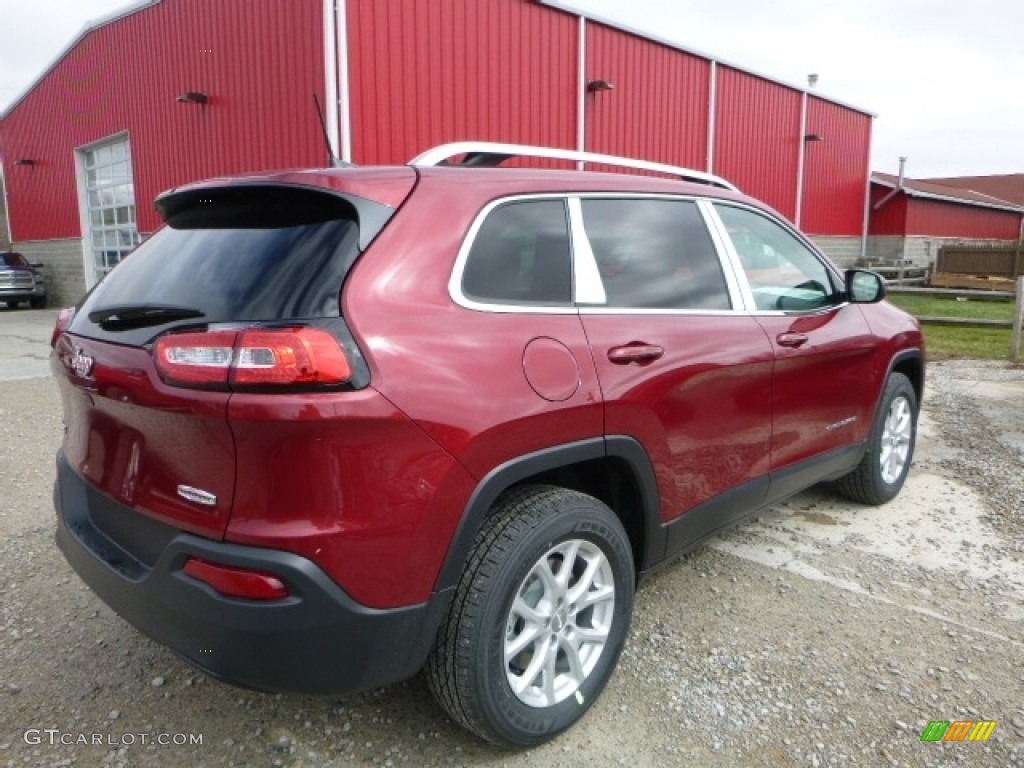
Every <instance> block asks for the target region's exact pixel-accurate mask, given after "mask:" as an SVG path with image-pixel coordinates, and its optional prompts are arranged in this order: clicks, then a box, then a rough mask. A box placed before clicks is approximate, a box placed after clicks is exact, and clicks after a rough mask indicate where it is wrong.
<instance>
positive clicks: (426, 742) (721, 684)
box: [0, 318, 1024, 768]
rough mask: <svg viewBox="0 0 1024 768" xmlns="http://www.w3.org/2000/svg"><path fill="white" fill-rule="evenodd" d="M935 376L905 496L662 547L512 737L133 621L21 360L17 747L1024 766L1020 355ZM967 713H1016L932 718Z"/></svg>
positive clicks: (56, 423) (9, 504)
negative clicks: (510, 746) (247, 668)
mask: <svg viewBox="0 0 1024 768" xmlns="http://www.w3.org/2000/svg"><path fill="white" fill-rule="evenodd" d="M2 320H3V318H0V321H2ZM0 330H2V329H0ZM928 387H929V391H928V395H927V398H926V406H925V415H924V418H923V419H922V436H921V442H920V445H919V450H918V458H917V461H916V463H915V468H914V470H913V472H912V475H911V478H910V481H909V483H908V486H907V488H906V490H905V491H904V494H903V495H902V496H901V497H900V498H899V499H897V500H896V501H895V502H893V503H891V504H890V505H887V506H886V507H883V508H879V509H873V508H863V507H857V506H855V505H851V504H848V503H846V502H843V501H841V500H839V499H838V498H836V497H835V496H834V495H833V494H831V493H830V492H829V489H827V488H816V489H812V490H811V491H809V492H807V493H804V494H801V495H800V496H799V497H796V498H795V499H793V500H791V501H790V502H789V503H787V504H785V505H782V506H780V507H778V508H776V509H773V510H771V511H769V512H767V513H765V514H763V515H761V516H760V517H759V519H757V520H756V521H753V522H751V523H748V524H747V525H744V526H743V527H741V528H738V529H735V530H734V531H733V532H731V533H729V534H727V535H726V536H724V537H721V538H719V539H716V540H715V541H713V542H711V543H710V544H709V545H708V546H706V547H703V548H701V549H699V550H697V551H696V552H694V553H692V554H690V555H688V556H687V557H685V558H683V559H682V560H680V561H679V562H678V563H675V564H673V565H672V566H670V567H668V568H666V569H664V570H662V571H660V572H659V573H657V574H656V575H654V576H653V577H651V578H650V579H649V580H648V581H646V582H645V583H644V584H643V586H642V587H641V589H640V592H639V594H638V598H637V606H636V613H635V618H634V626H633V631H632V635H631V637H630V640H629V642H628V644H627V648H626V651H625V653H624V656H623V658H622V661H621V664H620V667H619V670H618V671H617V673H616V674H615V676H614V677H613V679H612V682H611V684H610V686H609V688H608V690H607V691H606V692H605V694H604V695H603V697H602V698H601V699H600V700H599V701H598V702H597V704H596V705H595V707H594V709H593V710H592V711H591V712H590V714H589V715H588V716H587V717H586V718H585V719H584V720H583V722H582V723H580V724H579V725H578V726H577V727H576V728H574V729H572V730H571V731H569V732H568V733H566V734H564V735H563V736H562V737H560V738H558V739H557V740H555V741H554V742H552V743H551V744H548V745H546V746H544V747H541V748H538V749H536V750H533V751H532V752H528V753H515V752H502V751H500V750H496V749H494V748H492V747H490V746H488V745H486V744H483V743H481V742H479V741H478V740H476V739H474V738H473V737H471V736H469V735H468V734H466V733H464V732H462V731H461V730H459V729H458V728H456V727H455V726H454V725H452V724H451V723H450V722H449V721H448V720H447V719H446V718H445V716H444V715H443V714H441V712H440V711H439V710H438V709H437V708H436V707H435V706H434V704H433V702H432V700H431V699H430V696H429V694H428V692H427V690H426V686H425V684H424V682H423V680H422V679H420V678H416V679H413V680H411V681H409V682H407V683H404V684H400V685H396V686H393V687H390V688H387V689H383V690H377V691H373V692H370V693H366V694H363V695H358V696H349V697H344V698H309V697H297V696H275V695H269V694H260V693H253V692H250V691H245V690H241V689H238V688H234V687H231V686H228V685H225V684H222V683H218V682H216V681H214V680H211V679H208V678H206V677H204V676H203V675H202V674H200V673H197V672H195V671H194V670H192V669H191V668H189V667H188V666H186V665H185V664H183V663H182V662H181V661H179V660H178V659H177V657H175V656H174V655H173V654H171V653H170V652H168V651H167V650H165V649H164V648H162V647H160V646H157V645H155V644H154V643H152V642H150V641H149V640H147V639H145V638H144V637H142V636H140V635H139V634H138V633H137V632H135V631H134V630H133V629H132V628H131V627H130V626H129V625H127V624H126V623H124V622H123V621H122V620H121V619H119V618H118V617H117V616H115V615H113V614H112V612H111V611H110V610H109V609H107V608H106V607H105V606H104V605H103V604H102V603H101V602H100V601H99V600H98V599H97V598H95V597H94V596H93V595H92V594H91V593H90V592H89V591H88V590H87V589H86V588H85V587H84V586H83V585H82V584H81V583H80V582H79V580H78V578H77V577H76V576H75V575H74V573H73V572H72V571H71V570H70V568H69V567H68V566H67V565H66V564H65V562H64V560H63V559H62V557H61V556H60V554H59V553H58V552H57V550H56V548H55V546H54V544H53V520H52V517H53V512H52V506H51V500H50V489H51V481H52V471H53V470H52V460H53V453H54V451H55V450H56V448H57V446H58V445H59V441H60V431H61V430H60V415H59V408H58V404H57V397H56V388H55V385H54V383H53V382H52V380H50V379H48V378H28V379H22V380H16V381H7V382H4V384H3V388H4V389H3V392H4V396H3V398H2V401H0V766H11V767H12V768H13V766H71V765H74V766H179V765H189V766H268V767H270V766H289V767H297V766H349V765H383V766H402V765H408V766H434V765H436V766H449V765H468V766H478V765H502V766H527V765H531V766H532V765H536V764H538V763H540V764H543V765H555V766H580V767H581V768H583V767H585V768H594V766H604V765H618V764H621V765H629V766H640V767H643V766H665V765H673V766H674V765H694V766H758V767H760V766H889V765H891V766H947V765H949V766H984V765H991V766H1024V629H1022V620H1024V519H1022V512H1021V510H1022V509H1024V477H1022V473H1021V464H1022V460H1024V423H1022V422H1021V419H1024V409H1022V408H1021V404H1022V403H1024V370H1021V369H1014V368H1011V367H1009V366H1007V365H1001V364H977V363H964V362H959V363H942V364H936V365H933V366H932V367H931V369H930V380H929V383H928ZM1015 420H1016V421H1015ZM957 719H964V720H996V721H998V725H997V726H996V728H995V731H994V732H993V734H992V737H991V738H990V739H989V740H988V741H987V742H985V743H948V744H945V743H922V742H921V741H920V735H921V733H922V731H923V730H924V728H925V726H926V725H927V723H928V722H929V721H930V720H957ZM197 738H198V739H201V743H184V744H182V743H175V742H181V741H182V740H184V741H185V742H189V741H195V740H196V739H197ZM62 742H63V743H62ZM95 742H98V743H95ZM159 742H169V743H159Z"/></svg>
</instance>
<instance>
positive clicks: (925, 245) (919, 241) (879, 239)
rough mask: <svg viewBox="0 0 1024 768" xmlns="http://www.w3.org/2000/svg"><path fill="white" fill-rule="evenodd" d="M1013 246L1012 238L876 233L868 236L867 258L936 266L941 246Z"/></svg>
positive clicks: (885, 261)
mask: <svg viewBox="0 0 1024 768" xmlns="http://www.w3.org/2000/svg"><path fill="white" fill-rule="evenodd" d="M1004 243H1005V244H1006V245H1008V246H1010V247H1012V246H1013V245H1014V244H1015V243H1014V242H1013V241H1012V240H1006V241H1004V240H964V239H962V238H959V237H899V236H894V235H886V236H880V235H874V236H872V237H869V238H868V247H867V259H868V261H869V262H871V263H873V264H892V265H895V264H898V263H899V262H901V261H902V262H905V263H908V265H910V266H915V267H934V266H935V260H936V259H937V258H938V255H939V248H941V247H942V246H944V245H954V244H955V245H988V246H991V245H994V244H999V245H1001V244H1004Z"/></svg>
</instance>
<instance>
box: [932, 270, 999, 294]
mask: <svg viewBox="0 0 1024 768" xmlns="http://www.w3.org/2000/svg"><path fill="white" fill-rule="evenodd" d="M930 285H931V286H932V287H933V288H970V289H973V290H978V291H1009V292H1010V293H1013V292H1014V291H1015V290H1016V288H1017V286H1016V281H1015V280H1012V279H1011V278H1008V277H993V276H992V275H960V274H957V273H955V272H937V273H936V274H934V275H932V279H931V283H930Z"/></svg>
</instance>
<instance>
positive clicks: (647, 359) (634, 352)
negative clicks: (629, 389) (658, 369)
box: [608, 342, 665, 365]
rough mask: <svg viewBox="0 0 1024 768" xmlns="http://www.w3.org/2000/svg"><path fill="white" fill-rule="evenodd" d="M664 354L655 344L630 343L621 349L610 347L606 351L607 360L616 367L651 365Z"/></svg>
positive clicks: (662, 349)
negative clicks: (634, 364)
mask: <svg viewBox="0 0 1024 768" xmlns="http://www.w3.org/2000/svg"><path fill="white" fill-rule="evenodd" d="M664 354H665V350H664V348H662V347H659V346H658V345H656V344H644V343H641V342H632V343H630V344H625V345H623V346H621V347H612V348H611V349H609V350H608V359H609V360H611V361H612V362H613V363H615V364H616V365H632V364H633V363H636V364H637V365H643V364H645V363H653V362H654V361H655V360H657V359H658V358H659V357H661V356H662V355H664Z"/></svg>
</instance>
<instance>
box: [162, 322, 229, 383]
mask: <svg viewBox="0 0 1024 768" xmlns="http://www.w3.org/2000/svg"><path fill="white" fill-rule="evenodd" d="M237 337H238V334H237V333H236V332H235V331H212V332H205V333H172V334H168V335H166V336H161V337H160V338H159V339H157V340H156V346H155V347H154V353H155V354H156V367H157V370H158V371H160V375H161V376H162V377H163V380H164V381H166V382H167V383H168V384H184V385H186V386H199V387H202V386H207V385H222V386H227V383H228V374H229V373H230V371H231V360H232V358H233V357H234V349H235V339H236V338H237Z"/></svg>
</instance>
